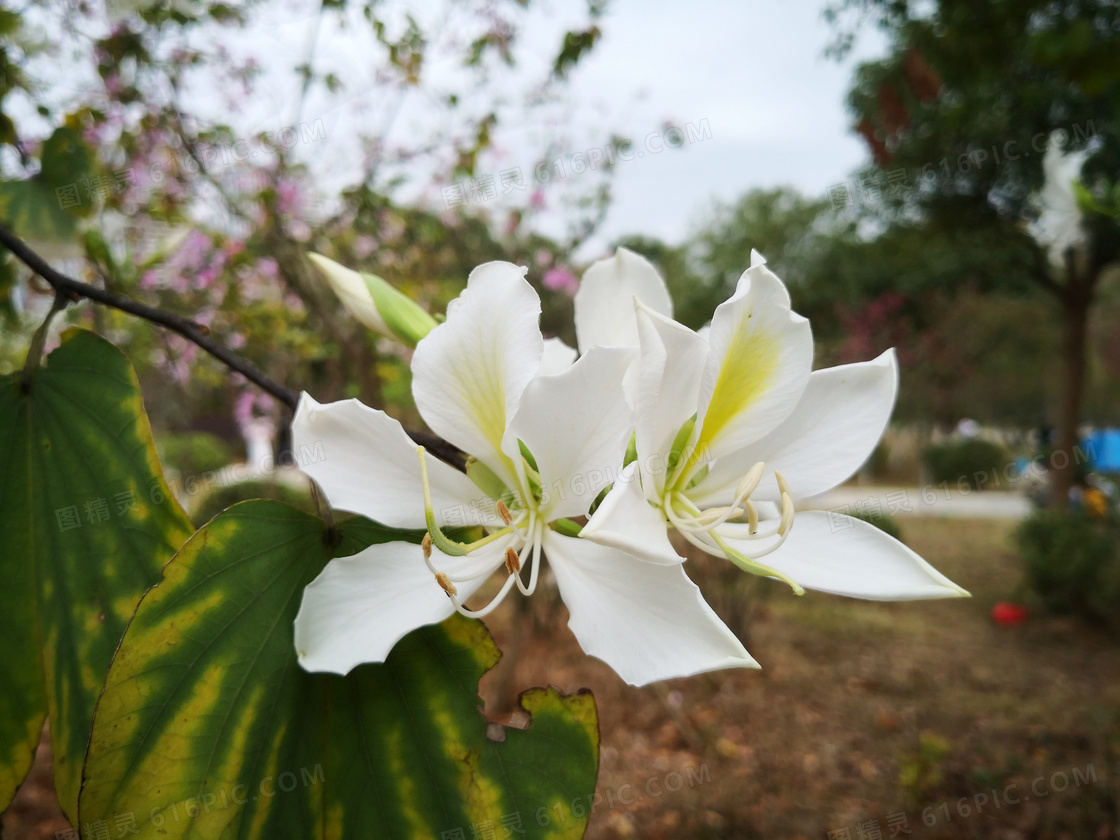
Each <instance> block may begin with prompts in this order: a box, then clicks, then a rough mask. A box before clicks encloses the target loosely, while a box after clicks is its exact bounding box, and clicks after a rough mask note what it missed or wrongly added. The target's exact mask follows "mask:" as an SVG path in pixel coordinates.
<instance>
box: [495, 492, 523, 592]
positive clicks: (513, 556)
mask: <svg viewBox="0 0 1120 840" xmlns="http://www.w3.org/2000/svg"><path fill="white" fill-rule="evenodd" d="M498 504H501V502H499V503H498ZM506 571H507V572H509V573H510V574H511V575H515V574H517V573H518V572H520V571H521V558H520V557H518V556H517V552H516V551H514V550H513V548H512V546H511V547H510V548H507V549H506Z"/></svg>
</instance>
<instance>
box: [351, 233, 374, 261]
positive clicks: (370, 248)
mask: <svg viewBox="0 0 1120 840" xmlns="http://www.w3.org/2000/svg"><path fill="white" fill-rule="evenodd" d="M376 249H377V240H376V239H374V238H373V237H372V236H369V235H368V234H365V233H361V234H358V235H357V236H356V237H355V238H354V256H355V257H357V258H358V259H360V260H364V259H365V258H366V257H368V256H369V255H370V254H372V253H373V252H374V251H375V250H376Z"/></svg>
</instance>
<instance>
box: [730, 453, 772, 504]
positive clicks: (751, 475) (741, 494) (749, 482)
mask: <svg viewBox="0 0 1120 840" xmlns="http://www.w3.org/2000/svg"><path fill="white" fill-rule="evenodd" d="M765 470H766V464H765V463H763V462H762V461H759V462H758V463H757V464H755V465H754V466H753V467H751V468H750V470H748V471H747V474H746V475H745V476H743V480H742V481H740V482H739V487H738V488H737V489H736V490H735V498H736V499H748V498H750V495H751V493H753V492H754V491H755V490H756V489H757V488H758V483H759V482H760V481H762V473H763V472H764V471H765Z"/></svg>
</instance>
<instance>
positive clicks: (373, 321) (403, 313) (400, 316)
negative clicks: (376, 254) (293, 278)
mask: <svg viewBox="0 0 1120 840" xmlns="http://www.w3.org/2000/svg"><path fill="white" fill-rule="evenodd" d="M307 256H308V257H309V258H310V259H311V261H312V262H313V263H315V266H316V267H317V268H318V269H319V270H320V271H321V272H322V273H323V276H324V277H326V278H327V282H328V283H330V285H331V288H332V289H333V290H334V293H335V294H336V295H337V296H338V299H339V300H341V301H342V303H343V305H344V306H345V307H346V308H347V309H348V310H349V311H350V314H351V315H353V316H354V317H355V318H357V319H358V320H359V321H361V322H362V323H363V324H365V325H366V326H367V327H369V328H370V329H371V330H374V331H376V332H379V333H381V334H382V335H385V336H388V337H389V338H395V339H397V340H398V341H401V342H403V343H405V344H407V345H408V346H409V347H415V346H416V345H417V344H418V343H419V342H420V339H422V338H423V337H424V336H426V335H427V334H428V333H429V332H431V331H432V328H433V327H435V325H436V319H435V318H433V317H432V316H431V315H429V314H428V313H427V312H425V311H424V309H423V308H422V307H421V306H420V305H419V304H417V303H416V302H415V301H414V300H412V299H411V298H409V297H408V296H407V295H404V294H402V293H401V292H399V291H397V290H396V289H394V288H393V287H392V286H390V285H389V284H388V283H387V282H385V281H384V280H382V279H381V278H380V277H378V276H377V275H376V274H359V273H358V272H357V271H354V270H353V269H350V268H347V267H346V266H344V265H339V264H338V263H336V262H335V261H334V260H332V259H328V258H327V257H324V256H323V255H322V254H308V255H307Z"/></svg>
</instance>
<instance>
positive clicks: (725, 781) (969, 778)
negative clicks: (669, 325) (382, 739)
mask: <svg viewBox="0 0 1120 840" xmlns="http://www.w3.org/2000/svg"><path fill="white" fill-rule="evenodd" d="M1009 527H1010V526H1008V525H1007V524H1005V523H993V522H983V521H974V520H953V521H949V520H934V519H909V520H905V521H904V522H903V528H904V537H905V539H906V541H907V542H908V543H909V544H910V545H911V546H912V547H913V548H914V549H916V550H917V551H918V552H919V553H921V554H922V555H923V556H925V557H926V558H928V559H929V560H930V561H931V562H933V563H934V565H936V566H937V567H938V568H939V569H941V570H942V571H944V572H945V573H946V574H948V575H949V576H950V577H952V578H953V579H954V580H956V581H957V582H959V583H960V584H961V585H963V586H964V587H966V588H967V589H969V590H971V591H972V592H973V594H974V597H973V598H972V599H971V600H956V601H941V602H925V603H922V602H919V603H911V604H875V603H865V602H859V601H852V600H846V599H841V598H833V597H830V596H824V595H819V594H814V593H810V594H808V595H806V596H805V597H804V598H796V597H794V596H793V595H792V594H790V593H789V592H788V591H787V590H784V589H783V588H782V587H781V586H780V585H778V584H774V583H771V582H768V581H756V580H754V579H753V578H750V577H749V576H746V575H742V574H740V573H738V572H736V571H735V570H734V569H733V568H732V567H731V566H730V564H727V563H725V562H716V561H705V559H704V558H692V559H691V560H690V561H689V565H688V569H689V571H690V574H691V575H692V576H693V577H694V579H696V580H697V581H698V582H699V583H700V585H701V587H702V588H703V589H704V591H705V593H706V595H707V596H708V598H709V601H710V602H711V603H712V604H713V606H714V607H715V609H716V610H717V611H718V612H719V613H720V614H721V615H722V616H723V617H724V619H725V620H726V621H727V622H728V623H729V625H730V626H732V628H733V629H735V630H736V632H738V633H739V634H740V635H741V637H742V638H743V639H744V641H745V642H746V644H747V646H748V648H749V649H750V651H751V653H752V654H753V655H754V656H755V658H756V659H758V661H759V662H761V663H762V665H763V670H762V671H761V672H752V671H733V672H721V673H716V674H711V675H705V676H701V677H697V678H694V679H689V680H678V681H675V682H672V683H667V684H663V685H658V686H652V687H649V688H645V689H635V688H631V687H629V686H626V685H624V684H623V683H622V682H621V681H620V680H619V679H618V678H617V677H616V676H615V675H614V673H613V672H612V671H610V670H609V669H608V668H607V667H606V666H604V665H603V664H602V663H601V662H599V661H598V660H594V659H590V658H588V657H586V656H584V655H583V653H582V652H581V651H580V650H579V647H578V645H577V644H576V642H575V640H574V638H573V637H572V636H571V634H570V632H569V631H568V630H567V628H566V626H565V622H566V615H565V613H564V611H563V608H562V607H560V606H557V605H552V606H551V607H550V605H549V603H548V599H547V598H545V597H539V596H540V594H541V593H538V596H534V599H533V601H534V603H533V604H532V606H531V611H530V612H528V613H523V614H520V615H514V614H513V613H512V611H511V610H506V608H505V606H504V607H503V610H505V611H499V613H498V614H496V616H495V617H494V620H493V621H491V622H489V623H490V624H491V627H492V629H493V631H494V634H495V636H496V637H497V639H498V642H499V645H500V646H501V647H502V648H503V650H506V651H507V657H506V660H505V661H504V662H503V663H501V664H500V665H499V666H498V668H496V669H495V670H494V671H493V672H491V674H489V675H487V677H486V679H485V680H484V683H483V695H484V697H485V698H486V699H487V707H488V708H489V709H491V710H497V709H499V708H500V707H501V705H502V703H501V701H502V700H503V699H506V698H508V697H509V695H510V692H511V690H513V689H517V688H524V687H528V686H532V685H544V684H548V683H552V684H553V685H556V686H558V687H560V688H561V689H564V690H566V691H574V690H576V689H578V688H581V687H585V686H586V687H589V688H591V689H592V690H593V691H594V692H595V695H596V698H597V700H598V704H599V710H600V716H601V722H602V768H601V772H600V777H599V785H598V790H597V791H596V794H597V797H596V802H597V804H596V806H595V808H594V812H593V816H592V821H591V827H590V830H589V832H588V835H587V836H588V837H590V838H595V839H596V840H606V838H620V837H634V838H643V840H646V838H648V840H657V838H673V839H674V840H676V839H677V838H754V837H763V838H797V837H805V838H828V837H830V836H831V837H836V838H851V840H864V838H866V840H879V838H884V839H885V840H891V838H892V837H897V838H913V840H925V838H997V840H998V838H1005V839H1006V840H1011V838H1109V837H1120V816H1118V812H1120V640H1118V639H1117V638H1115V637H1110V636H1108V635H1106V634H1104V633H1103V632H1101V631H1098V630H1094V629H1092V628H1089V627H1086V626H1084V625H1082V624H1078V623H1075V622H1072V621H1066V620H1060V619H1054V618H1046V617H1041V618H1032V619H1031V621H1029V622H1028V623H1027V624H1026V625H1025V626H1022V627H1018V628H1004V627H998V626H996V625H994V624H993V623H992V622H991V620H990V618H989V612H990V610H991V606H992V604H993V603H994V602H995V601H997V600H1001V599H1002V598H1005V597H1006V596H1008V595H1009V594H1010V593H1012V592H1013V590H1014V589H1015V587H1016V585H1017V584H1018V582H1019V575H1020V573H1019V568H1018V561H1017V560H1016V558H1015V557H1014V556H1013V555H1012V554H1011V553H1010V551H1009V550H1008V548H1007V544H1008V540H1007V533H1008V528H1009ZM512 600H513V599H511V601H512ZM507 603H508V602H507ZM515 631H516V633H515ZM515 636H516V637H519V638H520V651H519V652H518V653H517V654H516V655H513V654H512V651H513V649H514V647H515V645H514V638H515ZM44 752H45V751H44ZM1032 785H1033V788H1034V789H1033V791H1032ZM1012 800H1016V801H1012ZM997 801H998V805H997V804H996V802H997ZM899 815H902V817H903V818H904V819H905V821H906V822H905V826H904V828H905V830H903V827H902V826H900V824H899ZM923 817H924V818H923ZM3 825H4V833H3V836H4V838H6V840H20V838H25V837H27V838H31V837H35V838H48V837H52V836H53V832H55V831H58V830H60V829H62V828H65V827H66V823H65V821H64V820H62V818H61V817H60V816H58V815H57V809H56V807H55V806H54V805H53V794H52V792H51V790H50V781H49V765H48V764H46V763H45V762H44V761H43V757H42V756H41V757H40V761H39V762H38V763H37V766H36V769H35V771H34V775H33V779H32V781H31V782H29V783H28V784H25V785H24V787H23V788H22V789H21V791H20V793H19V797H18V798H17V801H16V803H14V804H13V807H12V808H11V809H10V811H9V813H8V814H7V815H6V816H5V818H4V824H3ZM907 831H908V832H909V833H907ZM829 832H833V833H832V834H831V835H830V834H829Z"/></svg>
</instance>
